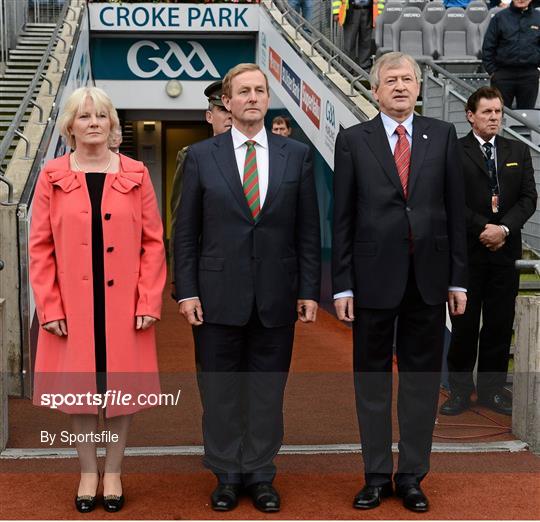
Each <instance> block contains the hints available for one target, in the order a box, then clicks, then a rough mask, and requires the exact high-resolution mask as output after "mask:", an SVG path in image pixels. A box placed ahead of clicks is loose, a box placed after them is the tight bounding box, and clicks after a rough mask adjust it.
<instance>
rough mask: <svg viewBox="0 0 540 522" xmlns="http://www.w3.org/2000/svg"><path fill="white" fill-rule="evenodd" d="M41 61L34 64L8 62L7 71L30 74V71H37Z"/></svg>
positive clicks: (35, 61) (33, 62)
mask: <svg viewBox="0 0 540 522" xmlns="http://www.w3.org/2000/svg"><path fill="white" fill-rule="evenodd" d="M39 62H40V61H39V60H34V61H32V62H20V61H18V60H17V61H16V62H13V61H8V62H6V71H21V72H22V73H26V72H28V69H31V70H35V69H36V68H37V66H38V65H39Z"/></svg>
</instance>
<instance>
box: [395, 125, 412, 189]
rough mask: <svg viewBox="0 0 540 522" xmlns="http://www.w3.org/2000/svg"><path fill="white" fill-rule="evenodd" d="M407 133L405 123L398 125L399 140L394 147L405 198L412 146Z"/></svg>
mask: <svg viewBox="0 0 540 522" xmlns="http://www.w3.org/2000/svg"><path fill="white" fill-rule="evenodd" d="M406 133H407V131H406V130H405V127H404V126H403V125H398V126H397V128H396V134H397V135H398V142H397V144H396V148H395V149H394V161H395V162H396V168H397V172H398V176H399V181H401V186H402V187H403V194H404V195H405V199H407V185H408V183H409V169H410V166H411V147H410V145H409V140H408V139H407V134H406Z"/></svg>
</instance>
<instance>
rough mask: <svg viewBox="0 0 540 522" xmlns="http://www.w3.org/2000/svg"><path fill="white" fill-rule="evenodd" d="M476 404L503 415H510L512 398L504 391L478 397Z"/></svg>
mask: <svg viewBox="0 0 540 522" xmlns="http://www.w3.org/2000/svg"><path fill="white" fill-rule="evenodd" d="M478 404H480V405H481V406H485V407H486V408H489V409H490V410H493V411H496V412H497V413H502V414H503V415H512V398H511V397H510V396H509V395H508V394H506V393H504V392H498V393H493V394H491V395H488V396H485V397H478Z"/></svg>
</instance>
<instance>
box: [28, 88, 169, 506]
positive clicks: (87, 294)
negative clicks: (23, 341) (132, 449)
mask: <svg viewBox="0 0 540 522" xmlns="http://www.w3.org/2000/svg"><path fill="white" fill-rule="evenodd" d="M59 124H60V129H61V132H62V134H63V135H64V137H65V138H66V139H67V141H68V144H69V146H70V147H71V148H72V149H73V151H72V152H71V153H70V154H66V155H64V156H62V157H60V158H57V159H54V160H52V161H50V162H48V163H47V164H46V165H45V167H44V168H43V170H42V172H41V173H40V175H39V179H38V181H37V186H36V190H35V194H34V202H33V210H32V224H31V234H30V245H29V249H30V279H31V284H32V288H33V290H34V296H35V302H36V308H37V313H38V317H39V322H40V325H41V329H40V332H39V340H38V347H37V354H36V364H35V379H34V389H35V393H34V403H35V404H38V405H45V406H50V407H54V408H58V409H60V410H62V411H65V412H67V413H70V414H71V417H72V430H73V435H76V436H77V442H76V445H77V451H78V455H79V460H80V464H81V478H80V483H79V489H78V493H77V497H76V499H75V503H76V507H77V509H78V510H79V511H80V512H88V511H92V509H94V507H95V505H96V491H97V488H98V485H99V474H98V463H97V456H96V442H107V457H106V459H105V469H104V475H103V494H104V501H103V503H104V507H105V509H106V510H107V511H118V510H119V509H121V508H122V505H123V503H124V496H123V494H122V483H121V480H120V472H121V464H122V459H123V456H124V448H125V445H126V440H127V435H128V430H129V425H130V421H131V417H132V414H133V413H135V412H136V411H138V410H140V409H141V408H145V407H148V406H147V404H146V402H147V399H148V397H149V395H150V394H152V395H153V394H158V393H159V392H160V386H159V374H158V366H157V355H156V345H155V333H154V326H153V325H154V323H155V322H156V321H157V320H158V319H159V318H160V312H161V297H162V291H163V288H164V285H165V278H166V268H165V252H164V246H163V230H162V224H161V218H160V213H159V209H158V205H157V202H156V197H155V194H154V190H153V188H152V182H151V180H150V176H149V174H148V170H147V169H146V167H145V166H144V165H143V164H142V163H140V162H139V161H134V160H132V159H130V158H128V157H126V156H123V155H121V154H115V153H113V152H111V151H110V150H109V146H110V141H111V139H112V137H113V136H114V134H115V132H116V129H117V128H118V127H119V121H118V115H117V113H116V110H115V109H114V107H113V106H112V103H111V100H110V99H109V98H108V96H107V95H106V94H105V92H103V91H102V90H101V89H98V88H95V87H82V88H80V89H77V90H76V91H75V92H74V93H73V94H72V95H71V96H70V98H69V99H68V101H67V103H66V106H65V108H64V111H63V114H62V115H61V117H60V121H59ZM128 394H129V395H128ZM150 402H152V401H150ZM99 411H103V413H104V415H103V417H104V422H105V430H104V431H103V432H98V417H99Z"/></svg>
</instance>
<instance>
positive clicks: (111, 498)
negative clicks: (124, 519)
mask: <svg viewBox="0 0 540 522" xmlns="http://www.w3.org/2000/svg"><path fill="white" fill-rule="evenodd" d="M123 506H124V495H120V496H118V495H107V496H106V497H103V508H104V509H105V511H108V512H109V513H116V512H117V511H120V510H121V509H122V507H123Z"/></svg>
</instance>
